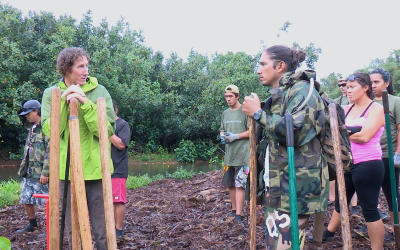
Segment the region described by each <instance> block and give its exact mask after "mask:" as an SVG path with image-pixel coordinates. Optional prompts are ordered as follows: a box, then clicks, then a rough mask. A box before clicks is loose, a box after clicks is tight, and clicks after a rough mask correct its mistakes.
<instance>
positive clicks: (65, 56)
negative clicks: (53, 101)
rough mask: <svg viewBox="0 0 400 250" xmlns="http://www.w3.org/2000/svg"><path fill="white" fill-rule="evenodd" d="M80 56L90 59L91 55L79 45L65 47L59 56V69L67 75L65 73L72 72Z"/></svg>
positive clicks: (63, 75) (62, 73)
mask: <svg viewBox="0 0 400 250" xmlns="http://www.w3.org/2000/svg"><path fill="white" fill-rule="evenodd" d="M80 57H86V59H87V60H88V61H89V60H90V57H89V55H88V54H87V52H86V51H85V50H84V49H81V48H77V47H70V48H65V49H63V50H62V51H61V52H60V54H58V57H57V71H58V73H60V75H62V77H65V75H66V74H67V73H69V72H71V68H72V66H73V65H74V63H75V61H76V60H77V59H78V58H80Z"/></svg>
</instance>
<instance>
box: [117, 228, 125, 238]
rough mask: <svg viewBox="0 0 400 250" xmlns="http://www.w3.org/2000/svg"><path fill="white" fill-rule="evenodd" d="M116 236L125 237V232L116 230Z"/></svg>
mask: <svg viewBox="0 0 400 250" xmlns="http://www.w3.org/2000/svg"><path fill="white" fill-rule="evenodd" d="M115 234H116V235H117V238H118V237H121V236H122V235H124V230H119V229H115Z"/></svg>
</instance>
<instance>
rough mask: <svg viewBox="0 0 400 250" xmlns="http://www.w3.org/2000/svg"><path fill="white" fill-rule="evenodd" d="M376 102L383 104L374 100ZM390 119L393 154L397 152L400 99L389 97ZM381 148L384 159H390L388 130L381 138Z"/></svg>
mask: <svg viewBox="0 0 400 250" xmlns="http://www.w3.org/2000/svg"><path fill="white" fill-rule="evenodd" d="M374 101H375V102H377V103H379V104H382V105H383V103H382V100H374ZM389 117H390V130H391V131H390V132H391V134H392V145H393V152H395V151H396V150H397V134H398V131H397V125H399V124H400V97H397V96H393V95H389ZM381 148H382V158H388V157H389V155H388V145H387V137H386V130H385V131H383V134H382V136H381Z"/></svg>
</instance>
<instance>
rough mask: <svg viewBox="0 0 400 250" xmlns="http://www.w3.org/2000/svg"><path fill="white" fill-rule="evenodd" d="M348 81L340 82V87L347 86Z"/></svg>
mask: <svg viewBox="0 0 400 250" xmlns="http://www.w3.org/2000/svg"><path fill="white" fill-rule="evenodd" d="M346 85H347V83H341V84H338V86H339V87H346Z"/></svg>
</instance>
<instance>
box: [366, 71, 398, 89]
mask: <svg viewBox="0 0 400 250" xmlns="http://www.w3.org/2000/svg"><path fill="white" fill-rule="evenodd" d="M372 74H380V75H381V76H382V79H383V81H384V82H389V86H388V87H387V88H386V90H387V92H388V93H389V94H391V95H394V91H393V84H392V78H391V77H390V73H389V72H387V71H386V70H384V69H382V68H377V69H374V70H372V72H371V73H370V74H369V75H372Z"/></svg>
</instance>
